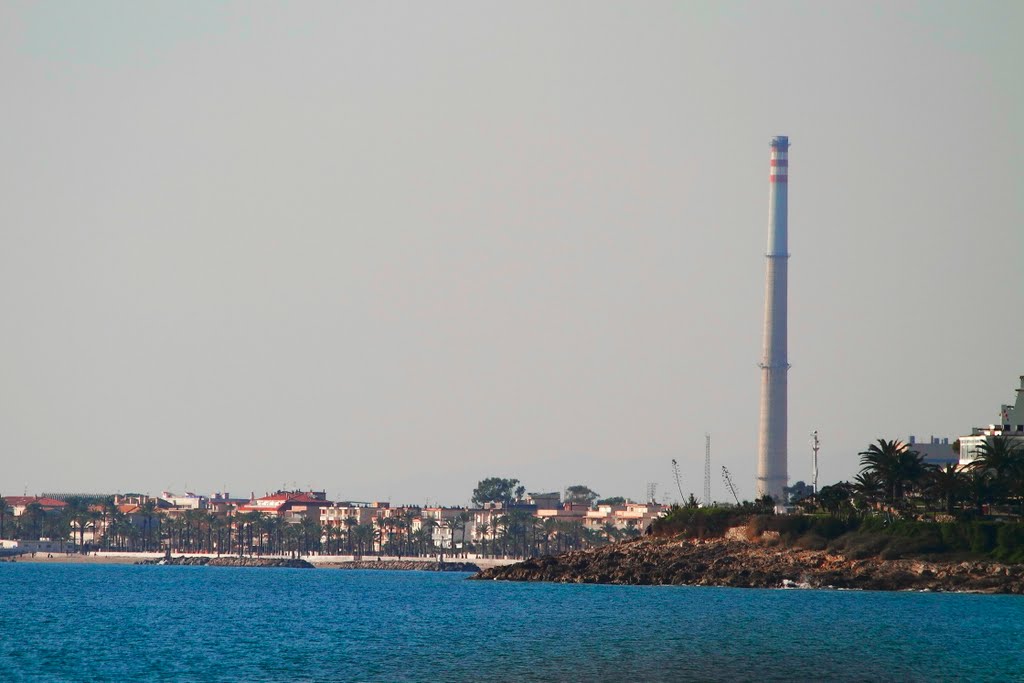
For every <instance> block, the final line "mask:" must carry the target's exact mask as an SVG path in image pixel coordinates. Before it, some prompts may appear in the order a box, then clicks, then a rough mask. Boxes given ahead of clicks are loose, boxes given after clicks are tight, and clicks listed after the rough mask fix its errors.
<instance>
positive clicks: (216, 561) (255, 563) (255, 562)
mask: <svg viewBox="0 0 1024 683" xmlns="http://www.w3.org/2000/svg"><path fill="white" fill-rule="evenodd" d="M135 564H159V565H190V566H203V567H287V568H290V569H313V565H311V564H310V563H309V562H306V561H305V560H290V559H286V558H280V557H234V556H231V557H228V556H223V557H172V558H170V559H168V558H163V557H161V558H159V559H152V560H142V561H140V562H136V563H135Z"/></svg>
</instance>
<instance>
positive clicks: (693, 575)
mask: <svg viewBox="0 0 1024 683" xmlns="http://www.w3.org/2000/svg"><path fill="white" fill-rule="evenodd" d="M472 578H474V579H481V580H485V579H492V580H503V581H553V582H559V583H607V584H627V585H690V586H731V587H737V588H797V587H799V588H846V589H862V590H927V591H958V592H977V593H1015V594H1024V566H1021V565H1003V564H999V563H995V562H982V561H968V562H958V561H948V562H946V561H925V560H912V559H901V560H882V559H879V558H869V559H859V560H854V559H847V558H845V557H843V556H842V555H837V554H833V553H830V552H828V551H823V550H801V549H795V548H784V547H781V546H777V545H765V544H761V543H752V542H744V541H739V540H724V539H717V540H712V541H691V540H676V539H658V538H645V539H640V540H635V541H627V542H623V543H617V544H614V545H609V546H605V547H603V548H596V549H592V550H581V551H574V552H570V553H566V554H564V555H559V556H554V557H552V556H547V557H539V558H533V559H529V560H526V561H524V562H520V563H518V564H513V565H508V566H504V567H494V568H491V569H487V570H485V571H482V572H480V573H479V574H477V575H476V576H474V577H472Z"/></svg>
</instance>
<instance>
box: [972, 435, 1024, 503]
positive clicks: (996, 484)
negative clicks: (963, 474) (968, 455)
mask: <svg viewBox="0 0 1024 683" xmlns="http://www.w3.org/2000/svg"><path fill="white" fill-rule="evenodd" d="M971 467H972V469H975V470H977V471H979V472H981V473H983V474H985V475H987V476H989V477H990V478H991V480H992V491H991V498H992V500H991V502H997V501H998V500H1006V499H1008V498H1009V497H1011V496H1013V495H1014V494H1016V493H1018V489H1019V488H1020V486H1019V485H1020V483H1021V480H1022V479H1024V449H1022V448H1021V446H1020V445H1019V444H1018V443H1016V442H1014V441H1011V440H1010V439H1007V438H1006V437H1004V436H993V437H991V438H989V439H986V440H985V441H984V442H982V443H981V444H980V445H979V446H978V457H977V459H976V460H975V461H974V462H972V463H971Z"/></svg>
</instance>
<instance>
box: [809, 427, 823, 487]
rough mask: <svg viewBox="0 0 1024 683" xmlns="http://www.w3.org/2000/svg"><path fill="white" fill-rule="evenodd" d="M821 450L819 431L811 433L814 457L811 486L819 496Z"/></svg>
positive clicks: (812, 460)
mask: <svg viewBox="0 0 1024 683" xmlns="http://www.w3.org/2000/svg"><path fill="white" fill-rule="evenodd" d="M819 448H821V442H820V441H818V430H817V429H815V430H814V431H813V432H811V451H813V453H814V455H813V456H812V459H811V475H812V476H811V486H812V487H813V488H814V495H818V449H819Z"/></svg>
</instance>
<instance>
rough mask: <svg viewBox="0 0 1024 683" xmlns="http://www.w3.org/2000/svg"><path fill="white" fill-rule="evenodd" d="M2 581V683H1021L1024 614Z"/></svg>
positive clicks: (689, 591)
mask: <svg viewBox="0 0 1024 683" xmlns="http://www.w3.org/2000/svg"><path fill="white" fill-rule="evenodd" d="M467 576H468V575H467V574H461V573H433V572H403V571H373V570H367V571H358V570H331V569H317V570H308V569H306V570H303V569H266V568H229V567H181V566H172V567H167V566H132V565H87V564H49V563H47V564H31V563H0V680H2V681H5V682H11V683H18V682H22V681H24V682H26V683H28V682H36V681H46V682H50V681H117V682H122V681H131V682H132V683H138V682H140V681H225V682H227V681H231V682H232V683H235V682H242V681H245V682H249V681H281V682H284V681H311V682H312V681H316V682H318V683H322V682H325V681H383V682H397V681H470V682H478V681H547V682H550V681H566V682H569V681H630V682H635V681H717V680H721V681H1024V597H1021V596H1000V595H966V594H940V593H884V592H864V591H833V590H799V589H795V590H757V589H734V588H704V587H683V586H659V587H654V586H596V585H563V584H541V583H507V582H496V581H469V580H467Z"/></svg>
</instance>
